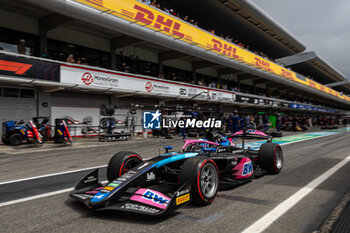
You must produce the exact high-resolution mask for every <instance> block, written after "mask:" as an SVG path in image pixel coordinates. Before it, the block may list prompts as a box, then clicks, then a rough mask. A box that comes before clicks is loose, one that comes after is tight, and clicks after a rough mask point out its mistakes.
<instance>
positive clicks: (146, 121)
mask: <svg viewBox="0 0 350 233" xmlns="http://www.w3.org/2000/svg"><path fill="white" fill-rule="evenodd" d="M161 115H162V114H161V113H160V112H159V110H157V111H156V112H144V113H143V128H145V129H160V122H161V120H160V116H161Z"/></svg>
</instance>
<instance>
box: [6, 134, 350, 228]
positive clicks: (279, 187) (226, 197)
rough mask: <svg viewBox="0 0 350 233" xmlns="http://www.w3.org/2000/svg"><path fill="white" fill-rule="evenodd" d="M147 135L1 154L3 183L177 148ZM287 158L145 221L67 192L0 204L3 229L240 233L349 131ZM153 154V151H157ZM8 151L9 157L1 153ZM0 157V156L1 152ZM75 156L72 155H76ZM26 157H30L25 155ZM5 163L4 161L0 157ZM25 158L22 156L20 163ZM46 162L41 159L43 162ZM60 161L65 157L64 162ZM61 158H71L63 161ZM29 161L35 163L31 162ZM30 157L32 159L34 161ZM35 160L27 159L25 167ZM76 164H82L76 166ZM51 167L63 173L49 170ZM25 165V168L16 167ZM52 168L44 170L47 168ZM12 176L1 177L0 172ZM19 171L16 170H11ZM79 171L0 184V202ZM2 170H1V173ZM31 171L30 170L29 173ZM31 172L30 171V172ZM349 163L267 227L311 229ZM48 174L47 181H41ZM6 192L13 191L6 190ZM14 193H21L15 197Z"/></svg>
mask: <svg viewBox="0 0 350 233" xmlns="http://www.w3.org/2000/svg"><path fill="white" fill-rule="evenodd" d="M162 140H164V141H162ZM169 142H170V141H169V140H165V139H159V140H149V142H148V143H146V145H145V143H144V142H143V143H137V142H136V143H123V144H113V145H111V146H107V147H103V148H98V147H97V148H87V149H79V150H76V149H73V148H71V149H67V150H62V151H59V152H57V151H47V152H43V153H42V154H40V153H39V154H35V155H34V154H16V155H4V156H3V157H5V158H4V160H5V161H6V162H8V161H11V159H12V160H13V159H14V160H15V162H14V164H13V165H9V164H6V165H7V166H9V167H8V168H7V169H8V170H6V171H3V170H2V169H3V168H6V167H7V166H6V165H5V164H4V163H3V162H1V165H0V167H1V170H0V171H1V180H2V181H5V180H9V179H15V178H14V177H16V178H23V177H25V176H23V174H26V172H27V171H24V170H29V172H30V171H33V170H34V171H36V170H41V168H42V167H41V166H44V167H45V169H44V171H43V172H42V173H41V172H37V173H36V174H37V175H41V174H47V173H53V172H58V171H62V167H65V169H64V170H72V169H79V168H83V167H89V166H90V167H91V166H98V165H102V164H106V162H108V160H109V158H110V156H111V155H112V154H113V153H114V152H115V151H116V150H125V149H128V150H135V151H136V152H138V153H140V154H147V153H151V154H149V155H150V156H153V155H154V153H155V152H154V151H155V150H156V151H158V148H159V146H160V145H164V144H172V145H174V146H175V147H176V146H177V148H178V147H179V146H180V145H181V144H182V141H181V140H171V143H169ZM282 148H283V151H284V155H285V163H284V168H283V170H282V172H281V174H279V175H267V176H265V177H262V178H260V179H257V180H254V181H253V182H250V183H248V184H245V185H243V186H240V187H237V188H235V189H230V190H226V191H221V192H220V193H219V195H218V197H217V199H216V200H215V201H214V203H213V204H211V205H209V206H206V207H196V206H191V205H190V206H187V207H185V208H183V209H180V210H179V211H177V212H175V213H173V214H171V215H170V216H168V217H163V218H155V219H151V218H145V217H143V216H134V215H127V214H120V213H116V212H111V211H109V212H92V211H89V210H87V209H86V208H85V207H84V206H82V205H81V204H80V203H77V202H75V201H73V200H71V199H69V198H68V196H67V194H68V193H64V194H59V195H55V196H51V197H46V198H41V199H36V200H32V201H27V202H23V203H19V204H14V205H9V206H5V207H2V208H0V219H1V222H2V224H1V230H0V231H1V232H112V231H113V232H122V231H123V232H146V231H148V232H181V231H185V232H241V231H242V230H244V229H245V228H246V227H248V226H249V225H251V224H252V223H254V222H255V221H256V220H257V219H259V218H260V217H262V216H263V215H264V214H266V213H267V212H269V211H270V210H271V209H273V207H275V206H276V205H278V204H279V203H280V202H282V201H284V200H285V199H287V198H288V197H289V196H291V195H292V194H294V193H295V192H297V191H298V190H299V189H300V188H302V187H304V186H305V185H306V184H308V183H309V182H310V181H312V180H314V179H315V178H317V177H318V176H320V175H321V174H323V173H324V172H326V171H327V170H328V169H329V168H331V167H333V166H334V165H335V164H337V163H338V162H340V161H341V160H342V159H344V158H345V157H347V156H348V155H350V134H349V133H348V132H342V133H338V134H335V135H331V136H327V137H323V138H318V139H312V140H309V141H305V142H298V143H294V144H289V145H284V146H282ZM156 153H157V152H156ZM7 156H14V157H11V158H9V157H7ZM1 157H2V156H1ZM75 157H78V158H75ZM27 159H28V160H27ZM1 160H3V158H1ZM26 160H27V161H26ZM42 160H46V162H44V161H42ZM62 161H63V162H62ZM67 161H69V163H68V164H67ZM33 162H34V163H33ZM35 162H37V163H36V164H35ZM30 163H33V164H30ZM81 163H82V165H81ZM56 165H57V166H58V167H59V168H60V169H61V170H58V171H57V170H55V167H56ZM22 166H24V167H22ZM49 171H50V172H49ZM5 172H8V173H10V174H8V175H7V177H5V178H3V174H4V173H5ZM17 172H19V173H20V175H15V174H17ZM83 174H86V171H84V172H77V173H74V174H68V175H62V176H55V177H50V178H45V179H44V180H41V181H38V180H33V181H27V182H18V183H15V184H16V185H14V184H8V185H14V186H7V185H6V187H5V186H0V189H1V191H0V202H4V201H6V200H14V199H17V198H21V197H25V196H31V195H33V193H35V194H41V193H43V192H47V191H53V190H58V189H64V188H66V187H72V186H74V185H75V184H76V182H78V180H79V179H80V178H81V176H82V175H83ZM4 175H5V174H4ZM34 175H35V174H34ZM31 176H33V174H32V173H31ZM349 177H350V163H348V164H346V165H345V166H344V167H342V168H341V169H339V170H338V171H337V172H336V173H335V174H334V175H332V176H331V177H330V178H329V179H327V180H326V181H325V182H324V183H322V184H321V185H320V186H318V187H317V188H316V189H315V190H314V191H313V192H311V193H310V194H309V195H308V196H306V197H305V198H304V199H302V200H301V201H300V202H299V203H297V205H295V206H294V207H293V208H292V209H291V210H289V211H288V212H287V213H286V214H285V215H283V216H282V217H280V218H279V219H278V220H277V221H276V222H275V223H273V224H272V225H271V226H270V227H269V228H268V229H267V230H266V232H312V231H314V230H317V229H318V227H319V226H320V225H321V224H322V221H323V220H324V219H325V218H326V217H327V216H328V214H329V213H330V212H331V210H332V209H333V208H334V206H335V205H336V204H337V203H338V201H339V200H340V199H341V198H342V197H343V195H344V194H345V193H346V192H347V191H348V190H349V189H350V182H349ZM47 179H48V180H47ZM11 190H12V191H11ZM20 190H32V191H30V192H29V191H24V193H26V194H25V195H24V194H23V193H22V192H21V193H22V194H17V193H18V192H19V191H20Z"/></svg>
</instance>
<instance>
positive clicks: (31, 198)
mask: <svg viewBox="0 0 350 233" xmlns="http://www.w3.org/2000/svg"><path fill="white" fill-rule="evenodd" d="M107 182H108V181H107V180H104V181H101V183H102V184H103V185H106V184H107ZM73 189H74V188H73V187H72V188H67V189H61V190H57V191H54V192H49V193H43V194H39V195H35V196H31V197H25V198H21V199H17V200H13V201H7V202H2V203H0V208H1V207H4V206H9V205H13V204H18V203H22V202H26V201H32V200H35V199H39V198H44V197H50V196H54V195H57V194H61V193H66V192H70V191H72V190H73Z"/></svg>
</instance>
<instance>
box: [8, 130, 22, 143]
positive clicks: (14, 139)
mask: <svg viewBox="0 0 350 233" xmlns="http://www.w3.org/2000/svg"><path fill="white" fill-rule="evenodd" d="M22 141H23V136H22V135H21V134H20V133H17V132H15V133H12V134H11V135H10V137H9V143H10V145H12V146H18V145H20V144H21V143H22Z"/></svg>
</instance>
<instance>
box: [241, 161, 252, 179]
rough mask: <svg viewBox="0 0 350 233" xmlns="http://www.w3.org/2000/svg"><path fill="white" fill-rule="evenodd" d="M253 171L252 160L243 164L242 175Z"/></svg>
mask: <svg viewBox="0 0 350 233" xmlns="http://www.w3.org/2000/svg"><path fill="white" fill-rule="evenodd" d="M252 173H253V164H252V161H249V162H247V163H245V164H244V165H243V171H242V176H247V175H250V174H252Z"/></svg>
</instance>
